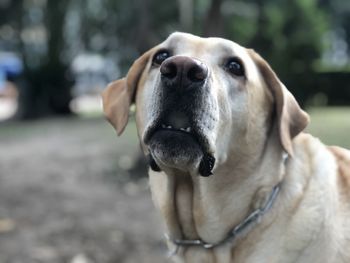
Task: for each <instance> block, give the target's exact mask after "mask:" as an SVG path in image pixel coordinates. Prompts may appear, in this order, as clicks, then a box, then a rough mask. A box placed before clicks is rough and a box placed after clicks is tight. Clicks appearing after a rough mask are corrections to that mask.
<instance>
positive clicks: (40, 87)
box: [17, 0, 73, 119]
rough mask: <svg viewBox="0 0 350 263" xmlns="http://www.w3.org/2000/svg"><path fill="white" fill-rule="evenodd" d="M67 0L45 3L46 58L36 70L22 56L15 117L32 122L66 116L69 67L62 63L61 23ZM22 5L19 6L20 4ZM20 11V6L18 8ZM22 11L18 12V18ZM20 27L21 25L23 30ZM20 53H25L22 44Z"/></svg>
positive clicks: (63, 45) (62, 35)
mask: <svg viewBox="0 0 350 263" xmlns="http://www.w3.org/2000/svg"><path fill="white" fill-rule="evenodd" d="M68 4H69V0H60V1H47V4H46V10H45V12H44V14H45V27H46V32H47V35H48V39H47V56H46V58H45V59H43V61H41V64H40V65H39V66H37V67H34V68H33V67H31V66H30V61H28V59H26V57H25V56H24V64H25V70H24V75H23V81H22V82H21V83H20V96H19V108H18V111H17V118H19V119H33V118H40V117H44V116H49V115H69V114H71V113H72V112H71V110H70V107H69V104H70V101H71V99H72V97H71V87H72V84H73V81H72V80H71V79H70V78H69V72H68V70H69V65H68V63H66V62H63V59H62V51H64V47H65V36H64V24H65V23H64V22H65V15H66V12H67V7H68ZM22 6H23V5H22ZM22 8H23V7H22ZM25 12H26V10H23V9H22V16H23V15H24V13H25ZM23 28H24V25H22V29H21V30H23ZM21 45H22V47H21V49H22V50H21V53H22V54H25V53H26V48H27V47H26V46H25V45H26V44H25V43H23V42H22V44H21Z"/></svg>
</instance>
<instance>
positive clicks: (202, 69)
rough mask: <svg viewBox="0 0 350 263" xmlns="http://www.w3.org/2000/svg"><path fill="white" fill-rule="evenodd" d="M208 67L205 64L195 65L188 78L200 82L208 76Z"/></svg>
mask: <svg viewBox="0 0 350 263" xmlns="http://www.w3.org/2000/svg"><path fill="white" fill-rule="evenodd" d="M207 76H208V68H207V67H206V66H205V65H204V64H200V65H195V66H193V67H192V68H191V69H190V70H189V71H188V73H187V78H188V79H189V80H190V81H192V82H200V81H203V80H205V79H206V78H207Z"/></svg>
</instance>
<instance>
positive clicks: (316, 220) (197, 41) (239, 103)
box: [103, 33, 350, 263]
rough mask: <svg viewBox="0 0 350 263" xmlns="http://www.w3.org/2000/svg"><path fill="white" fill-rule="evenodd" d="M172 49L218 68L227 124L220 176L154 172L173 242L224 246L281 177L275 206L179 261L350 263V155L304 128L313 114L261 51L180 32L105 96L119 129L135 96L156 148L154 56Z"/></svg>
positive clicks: (219, 151)
mask: <svg viewBox="0 0 350 263" xmlns="http://www.w3.org/2000/svg"><path fill="white" fill-rule="evenodd" d="M169 46H171V47H172V48H173V52H174V53H175V54H181V55H186V56H191V57H196V58H198V59H199V60H201V61H203V62H204V63H206V65H207V66H208V67H209V69H210V85H211V87H212V89H211V93H210V94H209V95H210V96H214V97H215V99H216V100H217V102H218V105H220V114H219V119H220V121H219V123H218V125H217V126H216V129H215V130H214V131H212V134H210V139H211V140H212V142H213V145H214V148H213V149H212V150H213V152H214V154H215V157H216V159H217V162H216V165H215V168H214V171H213V173H214V174H213V175H212V176H210V177H201V176H198V174H197V172H196V171H197V169H196V168H197V166H194V167H189V168H188V169H187V171H181V172H180V170H178V169H172V168H168V167H161V168H162V170H163V171H162V172H154V171H152V170H150V171H149V178H150V185H151V191H152V196H153V200H154V203H155V205H156V208H157V209H158V210H159V211H160V214H161V216H162V219H163V221H164V225H165V227H164V231H165V232H166V233H167V234H169V235H170V237H172V238H182V239H197V238H200V239H202V240H204V241H206V242H212V243H215V242H218V241H220V240H222V239H223V238H224V237H225V236H226V234H227V233H228V232H229V231H230V230H231V229H232V228H233V227H234V226H236V225H237V224H238V223H240V222H241V221H242V220H243V219H244V218H245V217H246V216H247V215H248V214H249V212H251V211H252V210H253V209H255V208H258V207H261V206H262V205H263V204H264V203H265V201H266V199H267V197H268V195H269V194H270V192H271V190H272V188H273V187H274V186H275V185H276V184H277V183H278V182H281V190H280V193H279V195H278V196H277V199H276V201H275V202H274V204H273V206H272V208H271V210H269V211H268V213H267V214H266V215H264V217H263V218H262V220H261V222H260V223H259V224H258V225H256V226H254V227H252V228H251V229H249V230H248V231H247V233H244V234H243V235H242V236H240V237H239V238H238V239H237V240H236V241H235V242H234V243H226V244H225V245H223V246H220V247H218V248H214V249H209V250H206V249H204V248H195V247H190V248H181V249H180V250H179V251H178V253H177V254H176V256H174V257H173V258H172V259H173V260H174V262H186V263H214V262H218V263H264V262H266V263H274V262H276V263H277V262H278V263H281V262H282V263H289V262H291V263H292V262H293V263H294V262H300V263H307V262H310V263H311V262H312V263H313V262H318V263H345V262H350V153H349V152H348V151H346V150H344V149H341V148H327V147H326V146H324V145H323V144H322V143H321V142H320V141H319V140H318V139H316V138H314V137H312V136H311V135H308V134H305V133H303V132H301V130H302V129H304V127H305V126H306V124H307V117H306V115H305V113H304V112H303V111H302V110H301V109H300V108H299V106H298V105H297V103H296V102H295V100H294V98H293V97H292V95H291V94H290V93H289V92H288V91H287V89H286V88H285V87H284V86H283V84H282V83H281V82H280V81H279V80H278V78H277V77H276V76H275V74H274V73H273V71H272V70H271V68H270V67H269V66H268V64H267V63H266V62H265V61H264V60H263V59H261V57H260V56H259V55H257V54H256V53H255V52H254V51H252V50H248V49H245V48H244V47H241V46H239V45H238V44H235V43H233V42H231V41H228V40H224V39H220V38H209V39H203V38H199V37H196V36H193V35H189V34H184V33H174V34H172V35H171V36H170V37H169V38H168V39H167V40H166V41H165V42H163V43H161V44H160V45H159V46H157V47H155V48H153V49H152V50H150V51H149V52H147V53H146V54H145V55H143V56H142V57H141V58H140V59H139V60H138V61H136V62H135V63H134V65H133V67H132V68H131V70H130V71H129V74H128V76H127V77H126V79H123V80H120V81H119V82H115V83H112V84H111V85H110V86H109V88H108V89H107V90H106V91H105V92H104V94H103V97H104V108H105V112H106V115H107V118H108V119H109V120H110V121H111V123H112V124H113V125H114V127H116V129H117V130H118V132H119V133H121V132H122V130H123V128H124V126H125V125H126V122H127V111H128V107H129V105H130V103H132V97H134V96H136V106H137V113H136V119H137V128H138V132H139V136H140V139H141V145H142V148H143V151H144V152H145V154H148V148H147V145H145V144H144V143H143V135H144V132H145V129H146V128H147V125H148V122H149V120H150V119H151V118H152V114H153V113H154V111H155V110H157V109H155V107H157V105H155V104H154V100H155V99H154V98H155V97H154V96H157V89H158V88H159V86H158V85H159V72H158V71H157V69H153V68H152V67H151V60H152V56H153V54H154V53H155V52H156V51H157V50H159V49H161V48H168V47H169ZM226 56H239V57H240V59H241V60H242V61H243V63H244V65H245V71H246V74H247V81H242V80H239V79H235V78H232V76H229V75H228V74H227V72H225V71H224V70H221V69H220V65H221V64H222V62H221V60H220V59H222V58H223V57H226ZM220 63H221V64H220ZM127 82H128V83H127ZM135 93H136V95H135ZM117 101H122V102H123V103H118V102H117ZM120 105H122V106H120ZM118 112H120V113H121V115H119V114H118ZM330 128H331V127H330ZM286 152H288V153H289V158H288V160H287V161H286V162H284V161H283V155H284V154H285V153H286ZM169 248H170V249H172V244H171V243H169Z"/></svg>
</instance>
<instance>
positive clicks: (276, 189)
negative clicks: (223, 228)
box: [165, 183, 280, 257]
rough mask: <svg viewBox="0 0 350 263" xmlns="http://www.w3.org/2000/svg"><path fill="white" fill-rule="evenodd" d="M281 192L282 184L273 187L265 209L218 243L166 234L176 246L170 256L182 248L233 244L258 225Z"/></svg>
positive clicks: (250, 217) (239, 225)
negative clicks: (174, 237)
mask: <svg viewBox="0 0 350 263" xmlns="http://www.w3.org/2000/svg"><path fill="white" fill-rule="evenodd" d="M279 191H280V183H278V184H277V185H276V186H274V187H273V189H272V191H271V194H270V196H269V199H268V200H267V202H266V203H265V205H264V206H263V207H260V208H258V209H256V210H254V211H253V212H252V213H250V214H249V215H248V216H247V217H246V218H245V219H244V220H243V221H242V222H241V223H239V224H238V225H237V226H235V227H234V228H233V229H232V230H231V231H230V232H229V233H228V234H227V235H226V237H225V238H224V239H223V240H221V241H219V242H217V243H207V242H205V241H203V240H201V239H192V240H191V239H172V238H170V237H169V235H167V234H165V238H166V239H167V240H168V241H170V242H171V243H172V244H173V245H174V246H175V248H174V250H173V251H171V252H170V253H169V256H170V257H171V256H173V255H175V254H176V253H177V252H178V249H179V247H180V246H182V247H191V246H197V247H202V248H205V249H211V248H215V247H218V246H221V245H223V244H225V243H226V242H233V241H234V240H235V238H236V237H237V236H239V235H240V234H241V233H242V232H243V231H245V230H246V229H247V228H248V227H250V226H252V225H253V224H254V223H256V224H258V223H259V222H260V219H261V217H262V216H263V215H264V214H266V212H267V211H268V210H269V209H270V208H271V207H272V205H273V203H274V201H275V200H276V197H277V195H278V193H279Z"/></svg>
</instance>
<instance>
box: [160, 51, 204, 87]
mask: <svg viewBox="0 0 350 263" xmlns="http://www.w3.org/2000/svg"><path fill="white" fill-rule="evenodd" d="M160 73H161V74H162V82H163V83H164V84H165V85H166V86H176V87H180V88H192V87H200V86H202V85H203V83H204V81H205V80H206V79H207V77H208V67H207V66H206V65H205V64H204V63H202V62H201V61H199V60H198V59H194V58H191V57H187V56H174V57H170V58H168V59H166V60H165V61H164V62H163V63H162V65H161V67H160Z"/></svg>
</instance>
